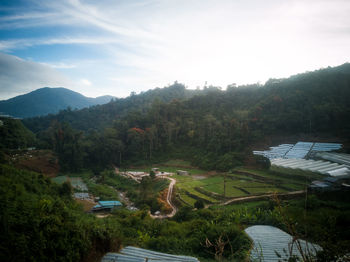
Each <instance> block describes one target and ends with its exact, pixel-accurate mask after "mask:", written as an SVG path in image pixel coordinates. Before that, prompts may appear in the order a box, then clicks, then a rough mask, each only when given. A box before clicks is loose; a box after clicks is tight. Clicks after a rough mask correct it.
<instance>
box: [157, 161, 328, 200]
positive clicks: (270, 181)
mask: <svg viewBox="0 0 350 262" xmlns="http://www.w3.org/2000/svg"><path fill="white" fill-rule="evenodd" d="M166 164H168V165H173V166H166ZM166 164H164V165H163V164H159V165H157V167H159V168H160V170H161V171H166V172H174V171H176V170H178V169H182V170H187V171H189V172H190V175H188V176H187V175H186V176H182V175H173V176H172V177H173V178H175V179H176V181H177V183H176V188H177V193H178V195H179V196H180V199H181V200H183V202H185V203H186V204H189V205H191V206H193V205H194V203H195V202H196V201H197V200H198V199H202V200H204V201H205V202H206V203H211V204H214V205H215V204H217V203H220V202H221V201H223V200H224V199H225V198H236V197H244V196H251V195H263V194H269V193H285V192H290V191H298V190H304V189H305V188H306V187H307V186H308V185H309V184H310V181H312V180H316V179H322V178H323V176H321V175H319V174H315V173H311V172H303V171H299V170H297V171H292V172H286V171H283V172H280V171H279V170H276V169H271V170H260V169H252V168H245V167H240V168H237V169H235V170H234V171H233V172H232V173H230V174H228V173H226V174H225V173H220V174H218V173H215V172H211V173H208V172H205V171H204V170H198V169H196V168H190V167H187V168H186V166H187V165H188V164H189V163H188V162H186V161H180V160H174V161H168V162H167V163H166ZM177 164H178V165H181V166H182V168H180V167H176V165H177ZM224 181H226V182H225V184H226V185H225V194H224Z"/></svg>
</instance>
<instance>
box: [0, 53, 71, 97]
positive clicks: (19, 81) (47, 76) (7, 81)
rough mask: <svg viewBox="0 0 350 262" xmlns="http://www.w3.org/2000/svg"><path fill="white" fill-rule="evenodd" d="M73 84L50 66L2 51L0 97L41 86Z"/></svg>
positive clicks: (0, 59) (22, 92)
mask: <svg viewBox="0 0 350 262" xmlns="http://www.w3.org/2000/svg"><path fill="white" fill-rule="evenodd" d="M45 86H49V87H57V86H63V87H65V86H73V83H72V81H71V80H69V79H68V78H66V77H65V76H63V75H62V74H61V73H59V72H57V71H56V70H54V69H52V68H51V67H49V66H46V65H42V64H39V63H35V62H31V61H25V60H23V59H20V58H18V57H16V56H12V55H7V54H3V53H0V99H8V98H10V97H13V96H17V95H20V94H25V93H28V92H30V91H33V90H35V89H38V88H41V87H45Z"/></svg>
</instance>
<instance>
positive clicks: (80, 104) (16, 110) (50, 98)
mask: <svg viewBox="0 0 350 262" xmlns="http://www.w3.org/2000/svg"><path fill="white" fill-rule="evenodd" d="M113 98H114V97H113V96H108V95H105V96H99V97H96V98H91V97H86V96H84V95H82V94H80V93H78V92H75V91H72V90H70V89H67V88H64V87H43V88H39V89H36V90H34V91H32V92H29V93H27V94H24V95H19V96H16V97H13V98H10V99H7V100H1V101H0V112H1V113H2V114H7V115H10V116H13V117H19V118H28V117H36V116H44V115H48V114H55V113H58V112H59V111H60V110H63V109H66V108H72V109H82V108H85V107H89V106H94V105H99V104H106V103H108V102H110V101H111V99H113Z"/></svg>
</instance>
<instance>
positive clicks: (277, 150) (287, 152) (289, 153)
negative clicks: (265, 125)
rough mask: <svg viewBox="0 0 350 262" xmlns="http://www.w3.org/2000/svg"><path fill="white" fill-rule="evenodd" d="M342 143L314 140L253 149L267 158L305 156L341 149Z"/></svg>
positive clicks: (255, 152)
mask: <svg viewBox="0 0 350 262" xmlns="http://www.w3.org/2000/svg"><path fill="white" fill-rule="evenodd" d="M341 147H342V144H336V143H314V142H298V143H296V144H295V145H293V144H281V145H279V146H273V147H270V150H265V151H253V154H254V155H262V156H264V157H267V158H268V159H270V160H271V159H275V158H286V159H290V158H293V159H294V158H296V159H301V158H305V157H306V156H307V155H308V154H309V153H310V152H312V151H316V152H328V151H334V150H339V149H341Z"/></svg>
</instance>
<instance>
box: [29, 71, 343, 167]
mask: <svg viewBox="0 0 350 262" xmlns="http://www.w3.org/2000/svg"><path fill="white" fill-rule="evenodd" d="M349 97H350V64H344V65H342V66H339V67H335V68H327V69H321V70H318V71H315V72H309V73H304V74H299V75H296V76H292V77H290V78H288V79H270V80H269V81H268V82H267V83H266V84H265V85H263V86H261V85H257V84H255V85H249V86H240V87H236V86H235V85H231V86H228V88H227V90H225V91H223V90H221V89H220V88H217V87H212V86H210V87H204V89H203V90H195V91H194V90H187V89H186V88H185V86H184V85H182V84H179V83H175V84H174V85H172V86H169V87H167V88H164V89H155V90H150V91H148V92H145V93H142V94H139V95H135V94H134V95H131V96H130V97H128V98H125V99H117V100H115V101H113V102H111V103H108V104H106V105H100V106H95V107H91V108H86V109H83V110H78V111H71V110H64V111H61V112H60V113H59V114H57V115H50V116H47V117H39V118H32V119H26V120H25V121H24V123H25V125H26V126H27V127H28V128H30V129H31V130H33V131H34V132H36V133H37V134H38V137H39V138H40V139H41V144H40V145H39V146H40V147H44V148H53V149H54V150H55V151H56V152H57V153H58V154H59V155H60V156H61V159H67V160H66V161H62V164H63V166H65V165H66V166H67V169H73V170H77V169H79V168H80V167H83V166H87V165H91V163H93V165H95V166H96V165H98V166H101V167H102V166H105V165H106V164H116V165H122V164H123V163H125V161H126V163H128V162H129V163H130V162H131V161H135V160H136V159H137V160H138V161H140V160H144V161H151V162H152V161H154V160H157V159H159V157H166V156H167V155H169V154H170V153H171V154H175V153H176V152H179V153H180V154H181V155H182V156H186V155H187V156H188V157H189V158H190V159H191V160H192V162H193V163H194V164H196V165H200V166H201V167H203V168H206V169H217V170H228V169H230V168H232V167H234V166H236V165H237V164H239V163H241V162H242V160H243V158H244V152H245V150H247V146H249V145H251V144H252V143H254V142H256V141H259V140H262V139H263V138H264V137H265V136H267V135H281V134H282V135H291V134H299V133H306V134H319V133H327V134H332V135H334V136H336V137H342V138H347V137H348V134H349V132H350V122H349V121H348V119H350V100H349ZM96 131H98V132H96ZM66 162H69V163H68V164H64V163H66Z"/></svg>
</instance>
